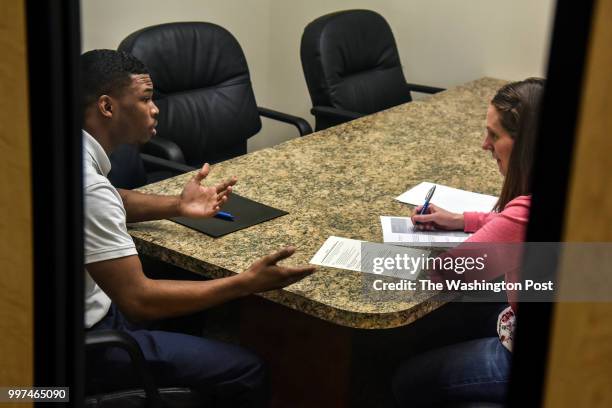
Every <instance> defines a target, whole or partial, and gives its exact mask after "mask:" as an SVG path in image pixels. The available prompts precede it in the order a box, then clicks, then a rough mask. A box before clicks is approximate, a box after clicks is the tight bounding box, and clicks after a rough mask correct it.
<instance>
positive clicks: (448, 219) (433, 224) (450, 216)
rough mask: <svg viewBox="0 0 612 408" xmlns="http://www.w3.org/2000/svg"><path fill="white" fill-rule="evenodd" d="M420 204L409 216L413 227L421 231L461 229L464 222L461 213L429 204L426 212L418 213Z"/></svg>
mask: <svg viewBox="0 0 612 408" xmlns="http://www.w3.org/2000/svg"><path fill="white" fill-rule="evenodd" d="M422 208H423V206H422V205H419V206H418V207H416V208H415V209H414V210H413V211H412V214H411V216H410V218H411V219H412V223H413V224H414V227H415V228H416V229H418V230H421V231H432V230H434V229H440V230H447V231H450V230H463V228H464V226H465V223H464V221H463V214H456V213H452V212H450V211H446V210H444V209H442V208H440V207H438V206H435V205H433V204H429V206H428V207H427V214H423V215H419V212H420V211H421V209H422Z"/></svg>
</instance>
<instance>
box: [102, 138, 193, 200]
mask: <svg viewBox="0 0 612 408" xmlns="http://www.w3.org/2000/svg"><path fill="white" fill-rule="evenodd" d="M109 159H110V162H111V171H110V173H109V174H108V179H109V180H110V182H111V184H112V185H113V186H115V187H116V188H124V189H128V190H131V189H133V188H137V187H142V186H144V185H145V184H150V183H154V182H156V181H160V180H164V179H166V178H169V177H174V176H177V175H179V174H182V173H187V172H190V171H193V170H195V168H193V167H191V166H187V165H185V164H182V163H177V162H174V161H171V160H166V159H162V158H159V157H156V156H152V155H149V154H144V153H140V148H139V147H138V146H135V145H127V144H125V145H120V146H119V147H118V148H117V149H116V150H115V151H113V153H111V155H110V157H109Z"/></svg>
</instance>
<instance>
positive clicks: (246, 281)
mask: <svg viewBox="0 0 612 408" xmlns="http://www.w3.org/2000/svg"><path fill="white" fill-rule="evenodd" d="M294 251H295V249H294V248H284V249H281V250H280V251H278V252H276V253H274V254H271V255H268V256H266V257H263V258H261V259H259V260H258V261H256V262H254V263H253V264H252V265H251V266H250V267H249V268H248V269H247V270H246V271H244V272H242V273H240V274H238V275H234V276H231V277H227V278H221V279H214V280H210V281H174V280H155V279H149V278H147V277H146V276H145V275H144V273H143V271H142V265H141V263H140V259H139V258H138V256H136V255H132V256H126V257H123V258H117V259H112V260H107V261H100V262H94V263H90V264H87V265H86V267H87V271H88V272H89V274H90V275H91V277H92V278H93V280H94V281H96V283H97V284H98V285H99V286H100V287H101V288H102V290H103V291H104V292H105V293H106V294H107V295H108V296H109V297H110V298H111V299H112V300H113V302H115V303H116V304H117V306H118V307H119V309H120V310H121V311H122V312H123V313H124V314H125V315H126V316H127V317H128V318H129V319H130V320H132V321H136V322H138V321H149V320H158V319H165V318H169V317H176V316H181V315H185V314H190V313H194V312H197V311H200V310H203V309H206V308H209V307H212V306H215V305H218V304H221V303H224V302H227V301H229V300H232V299H235V298H238V297H241V296H246V295H248V294H251V293H258V292H264V291H267V290H271V289H277V288H281V287H284V286H287V285H290V284H292V283H294V282H297V281H298V280H300V279H302V278H304V277H305V276H307V275H310V274H311V273H313V272H314V270H315V268H314V267H312V266H302V267H285V266H279V265H276V263H277V262H279V261H281V260H283V259H285V258H288V257H290V256H291V255H293V253H294Z"/></svg>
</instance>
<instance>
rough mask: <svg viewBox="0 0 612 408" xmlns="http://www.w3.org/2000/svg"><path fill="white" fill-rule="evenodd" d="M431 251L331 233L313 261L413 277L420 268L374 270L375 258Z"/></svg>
mask: <svg viewBox="0 0 612 408" xmlns="http://www.w3.org/2000/svg"><path fill="white" fill-rule="evenodd" d="M429 253H430V252H429V251H425V250H421V249H414V248H404V247H400V246H396V245H389V244H380V243H374V242H367V241H359V240H356V239H349V238H341V237H334V236H331V237H329V238H327V240H326V241H325V242H324V243H323V245H322V246H321V248H319V250H318V251H317V253H316V254H315V255H314V256H313V257H312V259H311V260H310V263H311V264H313V265H320V266H328V267H331V268H339V269H348V270H351V271H356V272H365V273H372V274H377V275H385V276H393V277H399V278H402V279H409V280H414V279H416V278H417V276H418V274H419V272H420V271H421V268H420V267H419V268H418V269H417V270H413V271H410V272H409V271H407V270H401V269H399V270H398V269H394V270H384V271H379V272H377V271H375V268H374V265H375V259H376V258H393V259H395V258H396V257H397V256H400V257H402V258H403V257H404V256H407V257H413V258H419V257H421V258H422V257H427V256H429Z"/></svg>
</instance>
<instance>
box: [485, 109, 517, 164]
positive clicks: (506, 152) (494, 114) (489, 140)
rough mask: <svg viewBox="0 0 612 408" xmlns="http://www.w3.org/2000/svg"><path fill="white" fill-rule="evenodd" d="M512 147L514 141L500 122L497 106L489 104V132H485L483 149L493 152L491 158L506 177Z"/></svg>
mask: <svg viewBox="0 0 612 408" xmlns="http://www.w3.org/2000/svg"><path fill="white" fill-rule="evenodd" d="M512 146H514V140H513V139H512V137H510V135H509V134H508V132H507V131H506V130H505V129H504V128H503V127H502V125H501V123H500V120H499V112H498V111H497V109H496V108H495V106H493V105H491V104H489V108H488V109H487V130H486V132H485V139H484V141H483V143H482V148H483V149H484V150H489V151H490V152H491V156H493V158H494V159H495V160H497V166H498V167H499V172H500V173H501V174H502V175H503V176H505V175H506V172H507V171H508V162H509V161H510V153H512Z"/></svg>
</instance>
